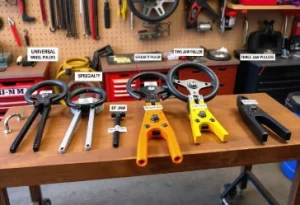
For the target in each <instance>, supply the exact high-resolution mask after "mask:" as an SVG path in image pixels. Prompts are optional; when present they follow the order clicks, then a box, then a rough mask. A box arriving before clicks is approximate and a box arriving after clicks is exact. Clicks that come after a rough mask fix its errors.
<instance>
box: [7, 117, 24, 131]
mask: <svg viewBox="0 0 300 205" xmlns="http://www.w3.org/2000/svg"><path fill="white" fill-rule="evenodd" d="M13 117H17V120H18V122H20V121H21V120H23V119H24V117H23V115H22V114H20V113H13V114H11V115H9V116H8V117H7V118H5V119H4V131H3V132H4V134H9V133H11V132H12V131H11V129H10V128H9V126H8V122H9V120H10V119H11V118H13Z"/></svg>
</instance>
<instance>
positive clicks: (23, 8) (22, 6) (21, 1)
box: [18, 0, 35, 22]
mask: <svg viewBox="0 0 300 205" xmlns="http://www.w3.org/2000/svg"><path fill="white" fill-rule="evenodd" d="M18 5H19V9H20V12H21V14H22V19H23V21H25V22H34V21H35V18H34V17H31V16H28V15H27V14H26V3H25V0H18Z"/></svg>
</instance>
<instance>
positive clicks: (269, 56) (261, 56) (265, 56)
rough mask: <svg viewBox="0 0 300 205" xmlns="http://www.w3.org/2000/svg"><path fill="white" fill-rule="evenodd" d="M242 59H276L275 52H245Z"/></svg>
mask: <svg viewBox="0 0 300 205" xmlns="http://www.w3.org/2000/svg"><path fill="white" fill-rule="evenodd" d="M240 60H241V61H275V60H276V55H275V54H250V53H245V54H241V56H240Z"/></svg>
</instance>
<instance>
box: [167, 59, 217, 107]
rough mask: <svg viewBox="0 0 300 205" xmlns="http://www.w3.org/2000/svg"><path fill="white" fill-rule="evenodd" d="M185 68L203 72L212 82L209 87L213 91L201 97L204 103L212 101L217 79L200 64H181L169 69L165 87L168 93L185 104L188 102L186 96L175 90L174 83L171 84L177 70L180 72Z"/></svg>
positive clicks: (209, 70)
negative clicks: (166, 86)
mask: <svg viewBox="0 0 300 205" xmlns="http://www.w3.org/2000/svg"><path fill="white" fill-rule="evenodd" d="M185 68H195V69H197V70H199V71H201V72H204V73H205V74H206V75H207V76H208V77H209V78H210V79H211V80H212V82H211V85H212V87H213V90H212V92H211V93H210V94H208V95H206V96H203V99H204V101H205V102H207V101H209V100H211V99H213V98H214V97H215V96H216V95H217V92H218V90H219V86H220V83H219V79H218V77H217V76H216V74H215V73H214V72H213V71H212V70H211V69H210V68H208V67H207V66H205V65H203V64H200V63H193V62H188V63H181V64H178V65H176V66H174V67H173V68H171V69H170V71H169V73H168V75H167V85H168V88H169V90H170V92H171V93H172V94H173V95H175V96H176V97H177V98H179V99H180V100H182V101H185V102H188V100H189V97H188V96H187V95H184V94H182V93H181V92H179V91H178V90H177V88H176V87H175V86H174V82H173V80H174V77H175V74H176V73H177V72H178V71H179V70H182V69H185Z"/></svg>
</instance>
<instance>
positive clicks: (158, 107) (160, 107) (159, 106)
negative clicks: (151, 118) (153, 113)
mask: <svg viewBox="0 0 300 205" xmlns="http://www.w3.org/2000/svg"><path fill="white" fill-rule="evenodd" d="M162 109H163V106H162V105H151V106H144V110H145V111H148V110H162Z"/></svg>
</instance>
